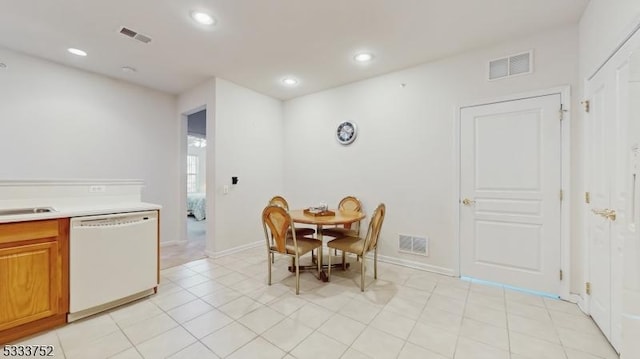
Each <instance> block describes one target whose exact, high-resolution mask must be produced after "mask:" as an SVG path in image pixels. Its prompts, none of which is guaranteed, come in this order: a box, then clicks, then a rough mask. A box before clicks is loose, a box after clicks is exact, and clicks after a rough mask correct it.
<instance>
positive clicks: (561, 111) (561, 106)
mask: <svg viewBox="0 0 640 359" xmlns="http://www.w3.org/2000/svg"><path fill="white" fill-rule="evenodd" d="M559 112H560V121H562V120H564V113H565V112H569V110H565V109H564V105H563V104H560V111H559Z"/></svg>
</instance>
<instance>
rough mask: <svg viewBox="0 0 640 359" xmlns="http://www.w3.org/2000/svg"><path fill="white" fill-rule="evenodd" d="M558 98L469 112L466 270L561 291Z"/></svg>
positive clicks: (465, 124)
mask: <svg viewBox="0 0 640 359" xmlns="http://www.w3.org/2000/svg"><path fill="white" fill-rule="evenodd" d="M560 109H561V98H560V95H559V94H553V95H548V96H539V97H533V98H527V99H521V100H514V101H508V102H502V103H496V104H487V105H482V106H474V107H468V108H464V109H462V111H461V123H460V155H461V159H460V166H461V167H460V202H461V203H460V271H461V274H462V276H467V277H473V278H478V279H483V280H488V281H493V282H498V283H503V284H508V285H511V286H516V287H520V288H526V289H530V290H534V291H540V292H545V293H550V294H558V293H559V291H560V255H561V242H560V238H561V237H560V221H561V217H560V209H561V208H560V206H561V198H560V190H561V180H562V178H561V167H562V166H561V151H562V150H561V123H560Z"/></svg>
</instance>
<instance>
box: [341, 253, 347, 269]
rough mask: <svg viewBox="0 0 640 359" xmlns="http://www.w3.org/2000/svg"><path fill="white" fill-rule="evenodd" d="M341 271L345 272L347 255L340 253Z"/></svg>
mask: <svg viewBox="0 0 640 359" xmlns="http://www.w3.org/2000/svg"><path fill="white" fill-rule="evenodd" d="M342 270H347V253H346V252H345V251H342Z"/></svg>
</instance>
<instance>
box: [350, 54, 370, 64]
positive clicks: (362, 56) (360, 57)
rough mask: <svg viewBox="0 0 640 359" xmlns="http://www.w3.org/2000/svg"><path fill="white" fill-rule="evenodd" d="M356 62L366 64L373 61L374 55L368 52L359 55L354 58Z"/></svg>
mask: <svg viewBox="0 0 640 359" xmlns="http://www.w3.org/2000/svg"><path fill="white" fill-rule="evenodd" d="M353 59H354V60H356V61H357V62H360V63H365V62H369V61H371V60H373V55H372V54H370V53H368V52H363V53H361V54H357V55H356V56H354V57H353Z"/></svg>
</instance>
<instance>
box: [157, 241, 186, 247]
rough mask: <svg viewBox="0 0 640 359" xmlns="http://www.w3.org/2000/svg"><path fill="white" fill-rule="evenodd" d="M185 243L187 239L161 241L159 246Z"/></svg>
mask: <svg viewBox="0 0 640 359" xmlns="http://www.w3.org/2000/svg"><path fill="white" fill-rule="evenodd" d="M185 243H187V241H161V242H160V247H167V246H177V245H179V244H185Z"/></svg>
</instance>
